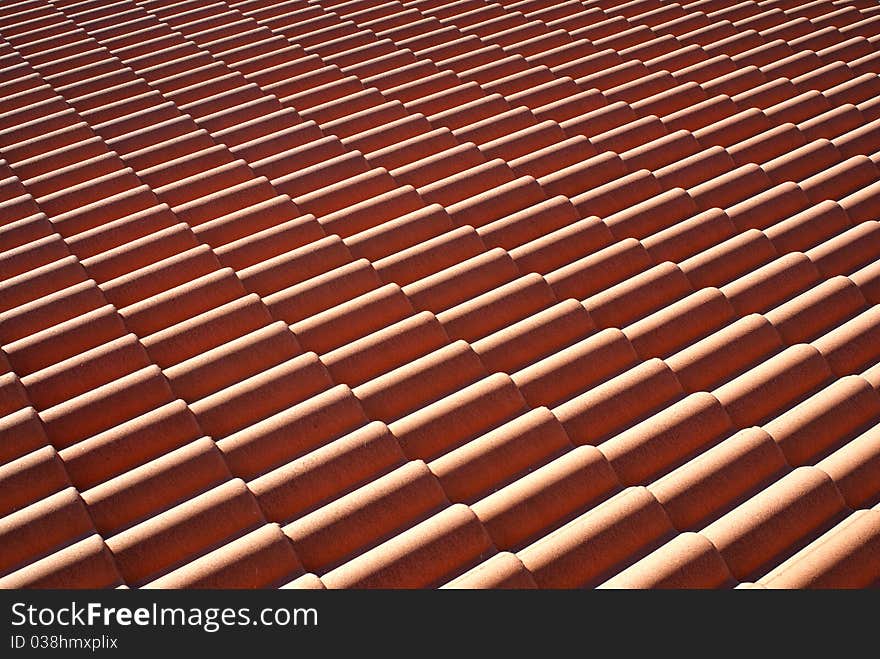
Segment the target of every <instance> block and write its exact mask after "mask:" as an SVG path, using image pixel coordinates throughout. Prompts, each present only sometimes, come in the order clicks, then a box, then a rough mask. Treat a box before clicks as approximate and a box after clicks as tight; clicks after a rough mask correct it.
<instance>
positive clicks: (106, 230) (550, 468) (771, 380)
mask: <svg viewBox="0 0 880 659" xmlns="http://www.w3.org/2000/svg"><path fill="white" fill-rule="evenodd" d="M878 21H880V15H878V14H877V12H876V10H875V8H873V7H871V6H870V3H867V2H862V1H861V0H845V1H844V0H841V1H837V2H833V3H832V2H824V1H817V2H812V3H808V4H803V3H801V4H798V3H793V2H784V3H779V2H774V3H769V4H767V3H756V2H753V1H751V0H749V1H743V2H740V1H738V0H699V1H697V2H691V3H688V4H686V5H679V4H675V3H672V4H669V3H666V4H664V3H662V2H659V1H657V0H635V1H633V2H626V3H621V2H611V1H606V0H593V1H591V2H590V3H587V4H583V3H578V2H563V3H553V2H550V1H549V0H523V1H521V2H515V3H506V4H497V3H489V4H486V3H483V2H480V1H478V0H461V1H458V2H447V1H446V0H430V1H419V2H416V3H410V4H401V3H398V2H388V3H384V4H382V3H379V4H376V3H374V4H372V5H371V4H370V3H365V2H359V1H355V2H334V1H333V0H328V1H326V2H324V1H322V2H312V3H302V2H299V1H298V0H297V1H295V2H294V1H288V2H274V1H272V2H269V1H263V0H260V1H259V2H257V1H246V2H232V3H230V2H213V3H210V2H208V3H206V2H203V1H202V0H187V2H183V3H178V2H173V1H168V0H150V1H149V2H147V3H146V4H144V5H143V6H141V5H138V4H136V3H133V2H130V0H121V1H120V2H117V3H115V4H110V5H107V4H103V5H102V4H101V3H99V2H94V1H90V2H84V3H83V2H80V3H77V2H61V3H55V4H47V3H45V2H42V0H32V1H30V2H28V3H25V4H17V5H13V6H11V7H8V8H6V9H0V32H2V34H3V39H4V40H3V41H2V44H0V52H2V63H0V89H2V92H3V93H2V101H0V278H2V281H0V437H2V438H3V439H4V440H5V441H3V442H0V445H2V447H3V448H2V449H0V514H2V515H5V517H3V523H4V524H6V526H7V527H8V528H7V530H8V532H9V533H13V534H14V536H15V537H14V538H13V539H12V540H10V542H9V543H6V544H5V545H4V548H6V549H7V558H6V559H4V561H5V562H4V567H3V568H2V570H3V574H4V575H5V576H2V577H0V586H3V587H58V586H71V587H130V586H143V585H149V586H151V587H278V586H285V587H292V588H324V587H329V588H335V587H351V586H364V587H373V586H385V587H436V586H444V585H445V586H448V587H457V588H464V587H467V588H474V587H480V588H487V587H514V588H533V587H563V586H564V587H572V586H599V585H602V586H603V587H640V588H644V587H715V588H717V587H732V586H737V585H740V586H743V587H745V586H750V587H809V586H816V587H838V586H840V587H842V586H848V587H854V586H855V587H862V586H868V585H871V584H873V583H874V582H875V581H876V579H877V570H876V569H875V568H876V566H873V564H872V563H871V562H870V560H869V558H870V554H871V551H873V549H874V544H876V543H874V536H875V535H876V533H874V529H873V526H872V524H874V517H873V516H872V515H873V512H874V511H873V510H868V508H870V506H873V505H875V504H876V503H877V494H878V493H877V487H876V480H877V479H876V477H875V476H876V474H875V472H876V463H877V459H876V458H877V450H876V446H875V444H876V442H875V441H874V440H875V434H876V433H875V430H876V428H877V421H878V417H880V399H878V398H877V395H878V394H877V392H878V383H880V375H878V366H880V365H878V363H877V362H878V360H880V353H878V351H877V349H876V348H875V346H876V345H880V344H878V342H877V341H876V340H875V339H876V337H875V336H874V335H875V334H876V331H875V330H876V326H877V322H876V320H877V318H876V317H875V314H874V311H875V310H874V308H873V306H872V305H874V304H875V303H877V301H878V299H880V297H878V296H880V287H878V283H877V282H878V275H877V267H876V266H877V260H878V255H880V252H878V241H877V226H878V225H877V220H878V219H880V218H878V213H880V206H878V202H877V199H878V194H877V193H878V188H877V185H878V179H880V170H878V166H880V161H878V147H880V141H878V135H880V133H878V130H877V125H876V123H877V120H878V118H880V103H878V102H877V96H878V91H880V82H878V77H877V76H878V73H880V67H878V61H880V60H878V59H877V53H875V52H874V50H875V48H874V46H875V45H876V43H875V42H876V40H877V32H878V25H880V23H878ZM386 424H387V425H386ZM756 424H761V426H760V427H758V426H756ZM682 438H684V439H682ZM575 446H577V448H574V447H575ZM408 460H409V461H410V462H407V461H408ZM420 460H424V461H425V462H420ZM413 465H416V466H417V465H421V466H420V467H418V469H419V470H420V471H419V472H418V473H419V476H418V478H416V479H415V481H413V482H416V481H418V482H419V483H422V484H423V485H424V486H425V487H424V488H422V489H423V490H424V492H423V493H426V494H427V496H425V497H413V496H410V495H408V494H407V492H408V491H409V490H408V489H407V487H408V486H406V484H405V483H404V484H402V485H401V484H400V483H398V485H399V486H400V487H398V485H394V483H392V481H394V478H396V477H397V476H395V474H399V473H402V472H401V470H403V471H405V470H407V469H409V470H413V469H415V467H414V466H413ZM792 468H795V470H794V471H791V470H792ZM414 478H415V477H414ZM239 479H245V480H246V481H247V483H245V482H244V481H242V480H239ZM394 482H395V483H396V482H397V481H394ZM386 485H388V487H386ZM623 486H630V488H629V489H628V490H625V491H623V492H622V493H619V491H620V489H621V488H622V487H623ZM383 488H384V489H383ZM420 491H422V490H420ZM371 493H372V494H371ZM617 493H619V494H618V495H617V496H616V497H615V496H614V495H615V494H617ZM609 497H612V499H611V500H610V501H607V502H606V503H604V504H601V505H599V506H598V507H597V504H600V503H601V502H602V501H603V500H607V499H608V498H609ZM376 502H379V503H376ZM420 502H421V503H420ZM844 502H845V503H844ZM422 504H424V505H422ZM850 511H853V512H850ZM59 516H60V517H59ZM847 516H849V517H847ZM278 524H283V525H286V526H285V527H284V529H285V531H284V532H282V530H281V528H280V527H279V526H278ZM835 524H837V526H835ZM701 529H702V530H701ZM285 532H286V533H287V535H285ZM697 532H699V533H697ZM823 534H825V535H823ZM10 537H12V536H10ZM328 547H330V549H331V550H332V551H330V550H328V549H327V548H328ZM300 549H301V550H302V551H300ZM328 552H329V553H328ZM334 552H335V553H334ZM512 552H516V553H512ZM298 554H299V555H298Z"/></svg>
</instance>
